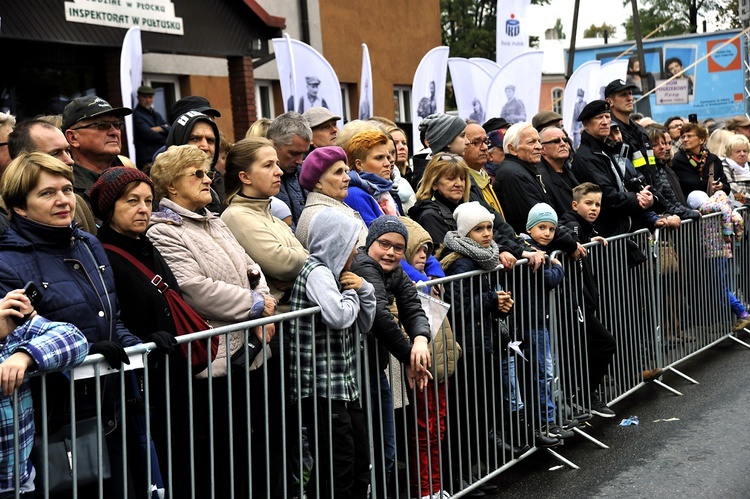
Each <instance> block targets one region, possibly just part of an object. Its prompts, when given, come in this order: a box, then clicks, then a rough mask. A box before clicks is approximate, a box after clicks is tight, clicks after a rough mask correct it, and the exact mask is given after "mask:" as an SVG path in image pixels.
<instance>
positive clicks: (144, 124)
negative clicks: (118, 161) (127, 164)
mask: <svg viewBox="0 0 750 499" xmlns="http://www.w3.org/2000/svg"><path fill="white" fill-rule="evenodd" d="M169 128H170V127H169V124H168V123H167V122H166V120H165V119H164V118H163V117H162V115H161V114H159V113H158V112H157V111H156V109H154V89H153V88H151V87H148V86H146V85H143V86H141V87H139V88H138V105H137V106H135V109H133V142H134V144H135V164H136V165H137V166H138V168H140V169H141V170H143V169H144V168H145V167H146V166H148V165H149V164H151V158H152V157H153V156H154V153H155V152H156V151H158V150H159V148H160V147H162V146H163V145H164V142H166V140H167V134H169ZM131 156H132V154H131Z"/></svg>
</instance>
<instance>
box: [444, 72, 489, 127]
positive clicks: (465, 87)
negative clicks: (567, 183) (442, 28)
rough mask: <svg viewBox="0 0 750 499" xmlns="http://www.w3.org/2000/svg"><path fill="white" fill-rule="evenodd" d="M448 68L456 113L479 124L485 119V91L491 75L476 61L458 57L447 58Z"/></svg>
mask: <svg viewBox="0 0 750 499" xmlns="http://www.w3.org/2000/svg"><path fill="white" fill-rule="evenodd" d="M448 69H450V72H451V81H452V82H453V95H454V96H455V97H456V105H457V106H458V115H459V116H460V117H461V118H462V119H467V118H468V119H471V120H474V121H476V122H477V123H479V124H480V125H481V124H482V123H484V122H485V121H487V113H485V111H484V110H485V108H486V107H487V92H488V90H489V89H490V83H491V82H492V75H490V73H488V72H487V70H485V69H484V68H483V67H482V66H480V65H479V64H477V63H476V62H474V61H471V60H468V59H462V58H460V57H451V58H449V59H448Z"/></svg>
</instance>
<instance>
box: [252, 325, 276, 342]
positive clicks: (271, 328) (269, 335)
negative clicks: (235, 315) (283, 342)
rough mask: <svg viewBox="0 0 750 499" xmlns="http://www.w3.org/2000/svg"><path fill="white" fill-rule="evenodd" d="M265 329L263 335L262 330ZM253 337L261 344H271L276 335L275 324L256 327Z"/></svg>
mask: <svg viewBox="0 0 750 499" xmlns="http://www.w3.org/2000/svg"><path fill="white" fill-rule="evenodd" d="M264 328H265V330H266V334H265V336H264V335H263V329H264ZM253 330H254V331H255V336H257V337H258V339H259V340H260V341H261V343H263V344H266V343H271V340H272V339H273V337H274V336H275V335H276V324H266V325H265V326H257V327H255V328H254V329H253Z"/></svg>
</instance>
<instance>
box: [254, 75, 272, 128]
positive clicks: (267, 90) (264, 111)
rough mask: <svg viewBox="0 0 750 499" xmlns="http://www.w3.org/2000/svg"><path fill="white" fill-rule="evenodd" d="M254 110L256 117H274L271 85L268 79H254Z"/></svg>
mask: <svg viewBox="0 0 750 499" xmlns="http://www.w3.org/2000/svg"><path fill="white" fill-rule="evenodd" d="M255 112H256V113H257V114H258V118H268V119H274V118H275V117H276V112H275V109H274V106H273V87H272V86H271V82H270V81H263V80H255Z"/></svg>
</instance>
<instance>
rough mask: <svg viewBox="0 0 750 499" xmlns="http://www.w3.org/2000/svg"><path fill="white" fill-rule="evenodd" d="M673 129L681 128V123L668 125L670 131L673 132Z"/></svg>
mask: <svg viewBox="0 0 750 499" xmlns="http://www.w3.org/2000/svg"><path fill="white" fill-rule="evenodd" d="M675 128H682V123H675V124H674V125H669V129H670V130H674V129H675Z"/></svg>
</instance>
